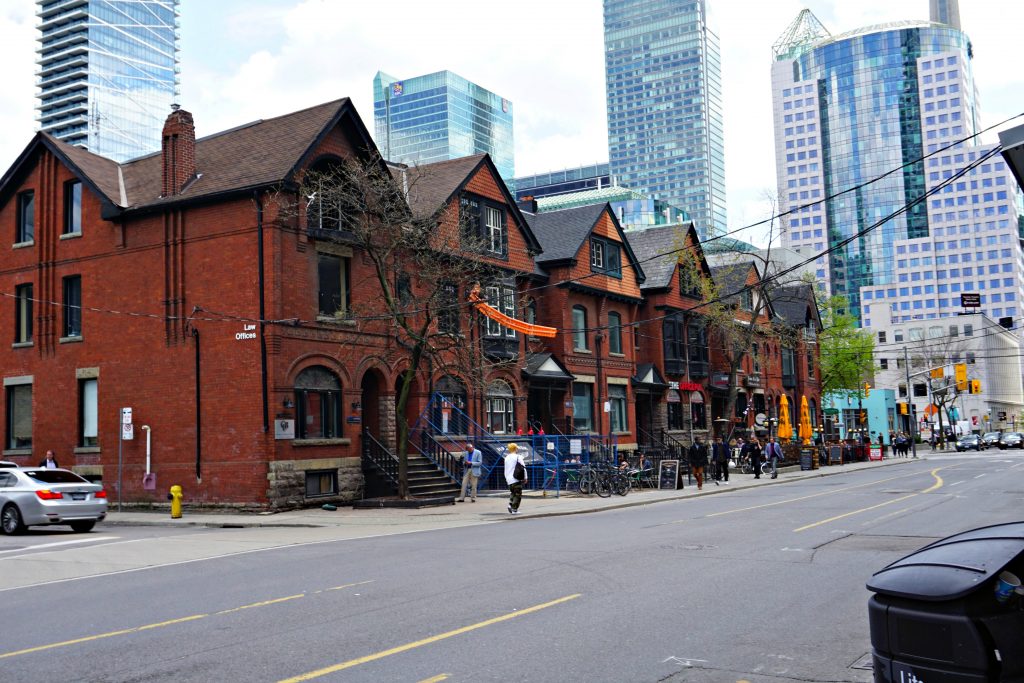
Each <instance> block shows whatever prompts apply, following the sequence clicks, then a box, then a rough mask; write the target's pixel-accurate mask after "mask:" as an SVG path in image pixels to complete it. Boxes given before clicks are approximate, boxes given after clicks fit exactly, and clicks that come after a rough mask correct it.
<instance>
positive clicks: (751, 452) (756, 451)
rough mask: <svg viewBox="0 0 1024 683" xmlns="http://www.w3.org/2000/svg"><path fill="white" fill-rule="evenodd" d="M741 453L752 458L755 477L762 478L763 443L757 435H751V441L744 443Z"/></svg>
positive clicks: (751, 464) (751, 465)
mask: <svg viewBox="0 0 1024 683" xmlns="http://www.w3.org/2000/svg"><path fill="white" fill-rule="evenodd" d="M740 454H741V455H745V456H747V457H748V458H750V467H751V469H753V470H754V479H760V478H761V444H760V443H759V442H758V440H757V437H756V436H752V437H750V441H748V442H747V443H745V444H743V450H742V451H740Z"/></svg>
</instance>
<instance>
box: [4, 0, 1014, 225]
mask: <svg viewBox="0 0 1024 683" xmlns="http://www.w3.org/2000/svg"><path fill="white" fill-rule="evenodd" d="M708 3H709V5H710V6H711V11H712V12H713V15H712V22H711V23H712V28H713V29H714V30H716V32H717V33H718V35H719V38H720V40H721V45H722V63H723V65H722V69H723V95H724V99H725V102H724V108H725V139H726V180H727V198H728V201H729V224H730V226H731V227H733V228H736V227H738V226H741V225H745V224H748V223H752V222H755V221H756V220H759V219H760V218H762V217H764V216H765V215H767V212H768V210H769V209H768V205H767V204H766V202H765V197H764V195H765V191H766V190H767V191H774V187H775V168H774V143H773V139H772V121H771V92H770V87H769V80H770V78H769V73H770V68H771V59H772V55H771V45H772V43H773V42H774V41H775V39H776V38H777V37H778V36H779V35H780V34H781V33H782V32H783V31H784V30H785V28H786V27H787V26H788V24H789V23H790V22H791V21H792V20H793V19H794V18H795V17H796V15H797V14H798V12H799V11H800V9H801V8H802V7H803V6H805V4H806V6H809V7H810V9H811V10H812V11H814V12H815V14H816V15H817V16H818V18H819V19H821V21H822V22H823V23H824V24H825V25H826V27H827V28H829V30H831V31H832V33H833V34H836V33H842V32H844V31H847V30H850V29H854V28H857V27H859V26H863V25H866V24H875V23H881V22H885V21H893V20H898V19H908V18H922V19H923V18H927V13H928V3H927V2H926V0H858V2H856V3H851V2H838V1H837V0H807V2H806V3H802V2H800V0H773V1H772V2H753V1H751V0H708ZM3 5H4V7H3V10H0V60H3V61H2V63H3V64H4V65H5V71H6V73H5V77H4V87H3V88H2V89H0V123H3V124H4V128H3V130H4V131H5V136H3V137H2V138H0V164H2V165H3V167H4V168H6V167H7V165H9V164H10V163H11V162H13V160H14V158H15V157H16V156H17V154H18V153H19V152H20V151H21V149H22V148H23V147H24V146H25V144H27V142H28V140H29V139H30V138H31V135H32V131H33V130H34V129H35V123H34V110H33V107H34V105H35V101H34V93H35V90H34V71H35V66H34V60H35V47H36V43H35V38H36V29H35V28H34V26H35V20H34V18H33V12H34V9H35V3H34V1H33V0H5V2H4V3H3ZM181 13H182V18H181V25H182V29H181V32H182V55H181V56H182V80H181V82H182V88H181V89H182V97H181V104H182V106H184V107H185V108H186V109H188V110H189V111H191V112H192V113H193V114H194V115H195V119H196V125H197V127H198V132H199V134H200V135H206V134H210V133H214V132H217V131H219V130H223V129H225V128H229V127H232V126H236V125H239V124H242V123H246V122H248V121H252V120H254V119H258V118H269V117H272V116H277V115H280V114H284V113H287V112H289V111H293V110H296V109H300V108H302V107H307V106H311V105H314V104H318V103H320V102H324V101H327V100H331V99H336V98H338V97H343V96H347V97H351V98H352V100H353V101H354V103H355V105H356V108H357V109H358V111H359V113H360V115H361V116H362V117H363V119H364V121H365V122H366V124H367V127H368V128H369V129H370V130H372V129H373V102H372V79H373V76H374V74H375V73H376V72H377V70H378V69H381V70H383V71H385V72H387V73H390V74H392V75H394V76H397V77H399V78H406V77H412V76H418V75H421V74H425V73H430V72H433V71H440V70H443V69H450V70H452V71H454V72H456V73H458V74H460V75H461V76H463V77H465V78H468V79H469V80H471V81H474V82H476V83H478V84H480V85H481V86H483V87H485V88H487V89H489V90H491V91H493V92H495V93H497V94H498V95H500V96H502V97H506V98H508V99H510V100H511V101H512V102H513V105H514V107H515V141H516V172H517V173H518V174H527V173H536V172H543V171H550V170H556V169H559V168H565V167H569V166H578V165H583V164H592V163H595V162H598V161H604V160H607V137H606V135H607V133H606V112H605V91H604V87H605V86H604V56H603V55H604V51H603V36H602V12H601V2H600V0H559V1H554V0H520V1H519V2H517V3H514V4H510V3H504V2H503V3H482V2H478V1H471V0H432V1H428V2H424V1H423V0H386V1H378V2H373V3H355V2H348V1H341V0H330V1H328V0H217V2H210V1H209V0H183V2H182V7H181ZM961 14H962V17H963V25H964V28H965V30H966V31H967V32H968V33H969V35H970V36H971V38H972V40H973V41H974V46H975V54H976V55H977V58H976V60H975V71H976V76H977V80H978V86H979V90H980V100H981V103H982V112H983V115H984V119H983V120H984V121H985V122H988V123H991V122H994V121H996V120H997V119H1002V118H1005V117H1006V116H1009V115H1012V114H1016V113H1019V112H1020V111H1021V110H1022V109H1024V107H1022V106H1021V98H1020V94H1019V93H1020V92H1021V91H1022V86H1024V83H1022V80H1024V70H1022V69H1019V68H1017V65H1018V64H1019V62H1020V56H1019V55H1020V49H1019V47H1018V44H1017V43H1016V42H1015V41H1014V40H1013V34H1012V29H1009V30H1008V29H1006V28H1005V27H1015V26H1020V25H1024V3H1020V2H1016V1H1011V0H973V1H972V2H963V3H961ZM1018 122H1019V121H1018ZM752 232H753V233H754V234H753V235H752V236H750V238H751V239H759V238H758V237H757V235H758V234H760V233H763V232H764V229H759V230H754V231H752Z"/></svg>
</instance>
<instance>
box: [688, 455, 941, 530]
mask: <svg viewBox="0 0 1024 683" xmlns="http://www.w3.org/2000/svg"><path fill="white" fill-rule="evenodd" d="M946 467H959V465H946ZM946 467H940V468H939V469H946ZM918 474H920V472H911V473H909V474H900V475H898V476H895V477H888V478H886V479H879V480H877V481H869V482H866V483H864V484H854V485H852V486H845V487H843V488H840V489H832V490H830V491H822V492H821V493H812V494H810V495H807V496H800V497H798V498H787V499H786V500H776V501H774V502H771V503H762V504H761V505H752V506H750V507H746V508H738V509H735V510H725V511H723V512H712V513H711V514H708V515H705V517H721V516H722V515H731V514H734V513H736V512H749V511H750V510H759V509H761V508H767V507H772V506H774V505H784V504H786V503H797V502H799V501H801V500H809V499H811V498H818V497H820V496H830V495H832V494H834V493H843V492H845V491H851V490H853V489H859V488H863V487H865V486H874V485H876V484H881V483H884V482H887V481H892V480H893V479H903V478H905V477H913V476H917V475H918ZM689 500H696V498H690V499H689ZM683 521H690V520H680V522H683ZM670 523H671V522H670Z"/></svg>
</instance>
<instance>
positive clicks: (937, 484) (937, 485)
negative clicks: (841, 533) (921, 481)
mask: <svg viewBox="0 0 1024 683" xmlns="http://www.w3.org/2000/svg"><path fill="white" fill-rule="evenodd" d="M941 469H945V468H943V467H936V468H935V469H934V470H932V471H931V475H932V476H933V477H935V483H934V484H932V485H931V486H929V487H928V488H926V489H924V490H923V491H918V492H916V493H911V494H908V495H906V496H900V497H899V498H893V499H892V500H887V501H885V502H884V503H879V504H878V505H871V506H869V507H866V508H861V509H859V510H852V511H850V512H846V513H843V514H841V515H836V516H835V517H829V518H828V519H823V520H821V521H820V522H814V523H812V524H806V525H804V526H802V527H800V528H798V529H793V531H794V532H799V531H806V530H807V529H813V528H814V527H816V526H821V525H822V524H828V523H829V522H834V521H836V520H837V519H843V518H845V517H850V516H852V515H857V514H860V513H861V512H868V511H869V510H875V509H877V508H880V507H885V506H886V505H892V504H893V503H898V502H900V501H901V500H906V499H908V498H913V497H914V496H919V495H921V494H922V493H931V492H932V491H935V490H937V489H939V488H942V483H943V482H942V477H940V476H939V475H938V474H936V472H938V471H939V470H941Z"/></svg>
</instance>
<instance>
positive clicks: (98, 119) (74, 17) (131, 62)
mask: <svg viewBox="0 0 1024 683" xmlns="http://www.w3.org/2000/svg"><path fill="white" fill-rule="evenodd" d="M179 2H180V0H38V11H37V12H36V16H37V17H38V18H39V21H40V23H39V29H40V31H41V32H42V36H41V38H40V39H39V49H38V51H37V52H38V55H39V59H38V60H37V62H36V64H37V65H38V66H39V71H38V72H37V73H36V76H37V85H38V86H39V104H38V105H37V107H36V109H37V110H38V112H39V114H38V119H37V121H38V123H39V128H40V130H43V131H46V132H47V133H50V134H51V135H53V136H55V137H57V138H59V139H61V140H64V141H65V142H68V143H70V144H73V145H79V146H81V147H85V148H86V149H88V150H89V151H90V152H94V153H96V154H100V155H102V156H105V157H107V158H110V159H114V160H116V161H125V160H127V159H131V158H133V157H137V156H141V155H143V154H149V153H151V152H156V151H158V150H159V149H160V134H161V131H162V129H163V124H164V119H165V118H166V116H167V112H168V111H169V107H170V105H171V104H172V103H174V102H176V101H177V99H178V43H179V38H178V4H179Z"/></svg>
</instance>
